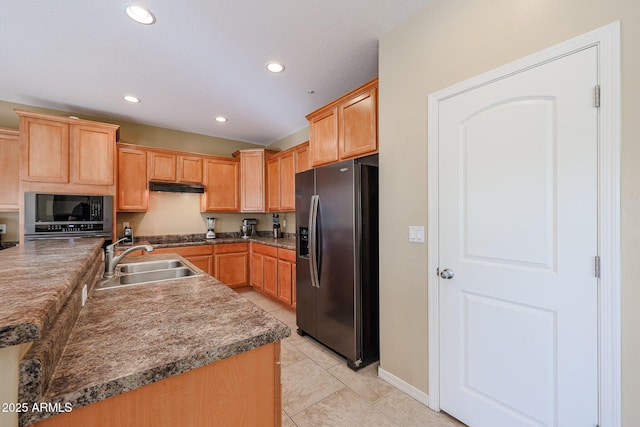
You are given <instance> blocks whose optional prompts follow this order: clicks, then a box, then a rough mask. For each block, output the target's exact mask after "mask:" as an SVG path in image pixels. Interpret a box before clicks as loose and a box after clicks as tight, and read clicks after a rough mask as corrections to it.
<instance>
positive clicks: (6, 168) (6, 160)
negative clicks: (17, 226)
mask: <svg viewBox="0 0 640 427" xmlns="http://www.w3.org/2000/svg"><path fill="white" fill-rule="evenodd" d="M0 183H1V184H0V209H1V210H7V211H8V210H10V211H17V210H18V207H19V195H20V140H19V134H18V132H17V131H14V130H6V131H3V130H0Z"/></svg>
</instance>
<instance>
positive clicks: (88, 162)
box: [15, 110, 118, 194]
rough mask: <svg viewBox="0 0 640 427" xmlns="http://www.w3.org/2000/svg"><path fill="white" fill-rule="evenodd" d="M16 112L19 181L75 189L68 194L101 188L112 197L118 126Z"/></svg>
mask: <svg viewBox="0 0 640 427" xmlns="http://www.w3.org/2000/svg"><path fill="white" fill-rule="evenodd" d="M15 111H16V113H17V114H18V116H19V117H20V139H21V145H22V181H25V182H39V183H54V184H71V185H74V186H75V188H74V187H67V190H75V189H77V190H80V191H82V188H83V187H82V186H96V187H100V186H101V187H103V188H104V194H112V193H113V191H114V189H115V174H116V169H115V164H116V160H115V159H116V150H115V144H116V132H117V130H118V126H116V125H111V124H106V123H97V122H91V121H88V120H79V119H72V118H68V117H60V116H51V115H47V114H40V113H32V112H28V111H22V110H15ZM32 188H37V187H32ZM50 188H53V187H50ZM84 188H86V187H84ZM41 189H42V188H41ZM44 189H46V187H44ZM93 191H95V190H93Z"/></svg>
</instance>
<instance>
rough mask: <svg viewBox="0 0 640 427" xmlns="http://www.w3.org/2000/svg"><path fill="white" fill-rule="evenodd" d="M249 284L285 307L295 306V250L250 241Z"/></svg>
mask: <svg viewBox="0 0 640 427" xmlns="http://www.w3.org/2000/svg"><path fill="white" fill-rule="evenodd" d="M251 286H252V287H253V288H254V289H255V290H256V291H258V292H260V293H262V294H264V295H266V296H268V297H271V299H273V300H274V301H277V302H279V303H281V304H283V305H285V306H286V307H287V308H289V309H292V308H295V307H296V293H295V292H296V289H295V288H296V255H295V251H294V250H290V249H283V248H276V247H273V246H268V245H263V244H260V243H251Z"/></svg>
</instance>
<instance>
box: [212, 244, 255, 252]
mask: <svg viewBox="0 0 640 427" xmlns="http://www.w3.org/2000/svg"><path fill="white" fill-rule="evenodd" d="M248 250H249V244H248V243H222V244H217V245H213V253H215V254H229V253H233V252H247V251H248Z"/></svg>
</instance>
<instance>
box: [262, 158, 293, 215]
mask: <svg viewBox="0 0 640 427" xmlns="http://www.w3.org/2000/svg"><path fill="white" fill-rule="evenodd" d="M297 151H298V147H293V148H291V149H289V150H286V151H283V152H280V153H277V154H275V155H272V156H271V157H269V158H268V159H267V211H269V212H287V211H295V209H296V201H295V177H296V170H297V168H296V153H297Z"/></svg>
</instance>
